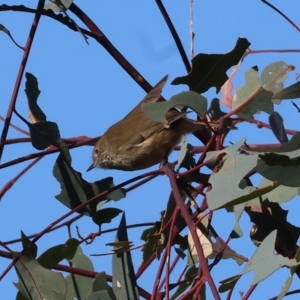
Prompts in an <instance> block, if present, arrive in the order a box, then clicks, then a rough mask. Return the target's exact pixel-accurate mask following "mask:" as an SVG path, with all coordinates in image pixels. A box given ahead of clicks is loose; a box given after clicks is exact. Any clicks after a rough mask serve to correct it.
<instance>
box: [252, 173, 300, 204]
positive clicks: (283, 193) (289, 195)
mask: <svg viewBox="0 0 300 300" xmlns="http://www.w3.org/2000/svg"><path fill="white" fill-rule="evenodd" d="M271 183H272V181H270V180H268V179H266V178H262V180H261V182H260V184H259V187H266V186H267V185H270V184H271ZM296 195H300V185H299V187H289V186H285V185H280V186H278V187H276V188H275V189H274V190H272V191H270V192H268V193H266V194H264V195H263V196H262V200H265V199H269V200H270V201H271V202H276V203H278V204H281V203H284V202H287V201H289V200H291V199H293V198H294V197H295V196H296ZM252 201H257V202H258V203H260V200H259V198H257V199H253V200H251V202H252Z"/></svg>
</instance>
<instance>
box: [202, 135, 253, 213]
mask: <svg viewBox="0 0 300 300" xmlns="http://www.w3.org/2000/svg"><path fill="white" fill-rule="evenodd" d="M244 141H245V140H244V139H243V140H240V141H239V142H238V143H236V144H234V145H232V146H230V147H227V148H226V149H224V150H220V151H211V152H208V153H207V155H206V158H207V160H212V159H216V158H218V157H220V158H221V157H222V158H221V160H220V161H219V165H220V166H219V167H218V172H216V173H212V175H211V176H210V178H209V182H210V183H211V185H212V189H211V190H210V191H209V192H208V193H207V194H206V197H207V204H208V207H209V209H210V210H215V209H217V208H220V207H224V206H225V205H228V203H229V202H231V201H232V200H234V199H236V198H240V197H242V196H245V195H249V194H250V193H251V192H253V191H254V190H255V188H254V187H245V188H244V189H241V188H240V187H239V183H240V182H241V180H242V179H243V178H244V176H245V175H246V174H247V173H248V172H249V171H251V170H252V169H253V168H255V166H256V163H257V155H245V154H237V153H236V152H237V151H238V150H239V149H240V147H241V146H242V145H243V144H244Z"/></svg>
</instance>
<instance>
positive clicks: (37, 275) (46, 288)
mask: <svg viewBox="0 0 300 300" xmlns="http://www.w3.org/2000/svg"><path fill="white" fill-rule="evenodd" d="M15 269H16V271H17V275H18V277H19V282H18V283H14V284H15V286H16V287H17V289H18V290H19V291H20V292H21V293H22V294H23V295H24V296H26V297H27V298H28V299H47V300H48V299H49V300H64V299H65V297H64V296H65V293H66V282H65V279H64V277H63V276H62V274H61V273H57V272H53V271H50V270H47V269H44V268H43V267H42V266H40V265H39V263H38V262H37V261H36V260H35V259H32V258H29V257H28V256H26V255H23V256H22V257H21V258H20V259H19V260H18V261H17V263H16V264H15Z"/></svg>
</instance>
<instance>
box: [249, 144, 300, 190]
mask: <svg viewBox="0 0 300 300" xmlns="http://www.w3.org/2000/svg"><path fill="white" fill-rule="evenodd" d="M259 158H260V159H259V160H258V163H257V166H256V168H255V170H256V171H257V172H258V173H259V174H261V175H262V176H263V177H265V178H267V179H269V180H272V181H279V182H281V184H283V185H286V186H290V187H299V186H300V149H299V150H295V151H291V152H286V153H285V155H282V154H281V153H280V154H278V153H265V154H261V155H259Z"/></svg>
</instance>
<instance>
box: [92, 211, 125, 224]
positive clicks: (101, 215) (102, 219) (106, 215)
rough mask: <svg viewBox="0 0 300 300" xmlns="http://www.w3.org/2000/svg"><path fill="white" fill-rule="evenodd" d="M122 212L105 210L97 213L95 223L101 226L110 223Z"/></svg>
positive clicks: (94, 217)
mask: <svg viewBox="0 0 300 300" xmlns="http://www.w3.org/2000/svg"><path fill="white" fill-rule="evenodd" d="M121 212H122V210H121V209H118V208H103V209H100V210H98V211H96V212H95V213H94V215H93V221H94V223H96V224H97V225H99V226H101V225H102V224H104V223H110V222H111V221H112V219H114V218H116V217H117V216H118V215H119V214H120V213H121Z"/></svg>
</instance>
